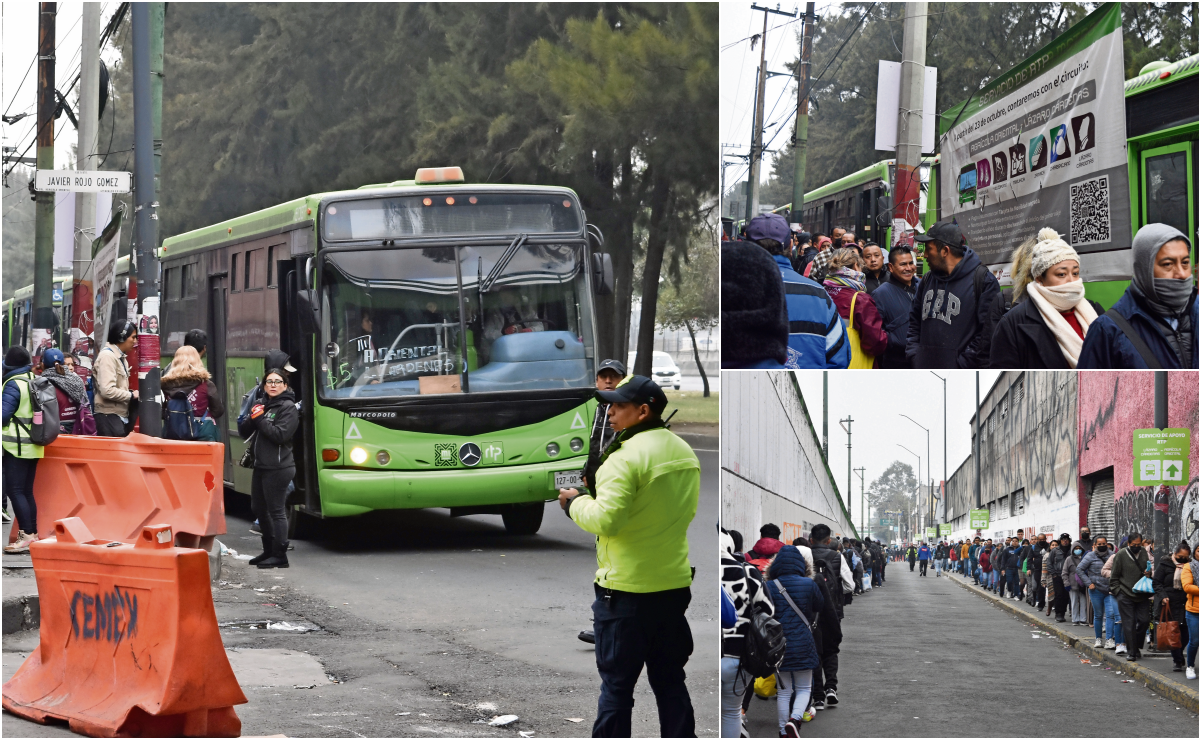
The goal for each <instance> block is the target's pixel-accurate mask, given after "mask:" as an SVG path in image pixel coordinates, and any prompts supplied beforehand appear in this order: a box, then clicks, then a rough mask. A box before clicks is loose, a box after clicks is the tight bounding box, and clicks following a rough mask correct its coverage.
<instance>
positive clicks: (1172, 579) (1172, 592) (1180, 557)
mask: <svg viewBox="0 0 1201 740" xmlns="http://www.w3.org/2000/svg"><path fill="white" fill-rule="evenodd" d="M1190 552H1191V551H1190V549H1189V543H1188V541H1187V540H1183V541H1181V543H1180V544H1179V545H1177V546H1176V552H1174V553H1172V554H1171V555H1165V556H1164V557H1162V558H1160V560H1159V562H1158V563H1156V564H1155V572H1154V573H1153V574H1152V575H1151V582H1152V583H1154V584H1155V600H1154V602H1153V603H1154V604H1155V606H1154V608H1153V609H1152V613H1151V618H1152V619H1154V620H1157V621H1158V620H1159V612H1160V610H1161V609H1162V608H1163V602H1164V601H1166V602H1167V603H1168V609H1169V610H1170V611H1171V620H1172V621H1173V622H1177V623H1179V624H1180V636H1181V638H1182V639H1181V641H1180V647H1178V648H1172V662H1173V663H1175V667H1173V668H1172V670H1174V671H1183V670H1184V648H1185V647H1186V646H1187V645H1188V638H1187V637H1186V635H1187V634H1188V625H1187V623H1186V622H1185V621H1184V602H1185V599H1186V596H1185V593H1184V588H1183V587H1182V586H1181V584H1180V574H1179V573H1180V571H1181V570H1183V569H1184V568H1187V567H1188V563H1189V553H1190Z"/></svg>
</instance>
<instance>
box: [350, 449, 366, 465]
mask: <svg viewBox="0 0 1201 740" xmlns="http://www.w3.org/2000/svg"><path fill="white" fill-rule="evenodd" d="M350 461H351V462H352V463H354V464H355V465H362V464H363V463H365V462H367V450H364V449H363V448H362V447H355V448H354V449H353V450H351V451H350Z"/></svg>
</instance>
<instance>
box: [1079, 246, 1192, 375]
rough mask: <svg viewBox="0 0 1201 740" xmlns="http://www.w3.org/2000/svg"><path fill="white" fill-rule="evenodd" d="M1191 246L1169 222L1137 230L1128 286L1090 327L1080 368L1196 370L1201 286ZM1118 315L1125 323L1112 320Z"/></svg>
mask: <svg viewBox="0 0 1201 740" xmlns="http://www.w3.org/2000/svg"><path fill="white" fill-rule="evenodd" d="M1191 250H1192V242H1190V241H1189V239H1188V237H1187V236H1185V235H1184V234H1182V233H1180V232H1179V231H1177V230H1176V229H1174V228H1173V227H1171V226H1168V225H1167V224H1147V225H1146V226H1144V227H1143V228H1141V229H1139V230H1138V233H1137V234H1135V235H1134V242H1133V244H1132V246H1131V249H1130V251H1131V253H1132V257H1133V262H1134V265H1133V270H1134V274H1133V277H1132V279H1131V282H1130V287H1128V288H1126V292H1125V293H1123V294H1122V297H1121V298H1119V299H1118V302H1117V303H1115V304H1113V308H1111V309H1110V310H1109V311H1108V312H1106V313H1104V314H1102V315H1100V316H1098V317H1097V320H1096V321H1094V322H1093V323H1092V326H1090V327H1089V329H1088V334H1087V335H1086V336H1085V337H1084V345H1083V346H1082V347H1081V348H1080V361H1079V363H1077V365H1076V367H1077V368H1078V369H1080V370H1094V369H1114V370H1148V369H1152V370H1160V369H1162V370H1176V369H1180V368H1193V369H1196V368H1197V325H1198V308H1197V285H1196V283H1195V282H1194V280H1193V268H1192V263H1191V262H1190V254H1191ZM1115 313H1116V314H1118V317H1119V319H1122V320H1124V321H1123V323H1125V324H1127V326H1126V327H1121V326H1119V324H1118V322H1117V321H1115V320H1114V317H1113V314H1115ZM1127 331H1131V332H1132V333H1133V335H1134V337H1135V338H1136V339H1137V340H1139V341H1138V342H1137V344H1138V345H1141V347H1138V346H1136V342H1135V341H1132V338H1131V336H1130V335H1129V334H1127ZM1146 355H1149V356H1146ZM1149 360H1150V361H1149ZM1156 365H1158V367H1156Z"/></svg>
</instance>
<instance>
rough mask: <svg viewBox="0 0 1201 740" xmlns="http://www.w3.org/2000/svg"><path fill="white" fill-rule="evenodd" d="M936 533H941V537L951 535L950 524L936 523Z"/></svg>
mask: <svg viewBox="0 0 1201 740" xmlns="http://www.w3.org/2000/svg"><path fill="white" fill-rule="evenodd" d="M938 533H939V534H940V535H942V536H943V537H950V536H951V525H950V524H940V525H938Z"/></svg>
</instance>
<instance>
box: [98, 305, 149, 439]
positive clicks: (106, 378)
mask: <svg viewBox="0 0 1201 740" xmlns="http://www.w3.org/2000/svg"><path fill="white" fill-rule="evenodd" d="M137 346H138V331H137V326H136V325H135V324H134V322H132V321H129V320H126V321H122V322H120V323H116V324H113V325H112V326H110V327H109V330H108V343H107V344H105V345H104V348H103V349H101V350H100V352H99V353H97V355H96V362H95V366H94V367H93V371H92V372H93V373H94V374H95V376H96V396H95V401H94V402H95V406H96V411H95V413H94V416H95V417H96V434H98V435H100V436H103V437H124V436H126V435H128V434H129V433H130V432H131V431H132V430H133V423H134V419H133V415H132V414H131V413H130V406H131V403H132V402H133V401H135V400H137V398H138V392H137V391H131V390H129V363H128V362H126V361H125V354H126V353H127V352H131V351H133V348H134V347H137Z"/></svg>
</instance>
